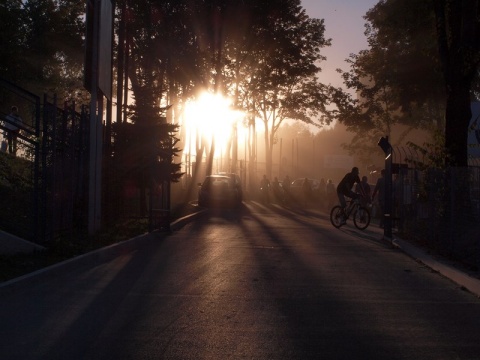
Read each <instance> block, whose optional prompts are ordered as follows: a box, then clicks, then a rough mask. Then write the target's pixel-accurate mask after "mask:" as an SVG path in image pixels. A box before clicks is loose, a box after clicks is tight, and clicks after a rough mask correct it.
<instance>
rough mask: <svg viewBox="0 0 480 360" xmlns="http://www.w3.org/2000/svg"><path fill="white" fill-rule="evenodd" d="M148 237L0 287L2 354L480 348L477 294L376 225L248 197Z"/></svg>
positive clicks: (246, 354)
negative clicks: (96, 260)
mask: <svg viewBox="0 0 480 360" xmlns="http://www.w3.org/2000/svg"><path fill="white" fill-rule="evenodd" d="M150 237H151V239H150V240H149V241H147V242H145V243H144V244H143V245H142V246H141V247H139V249H137V250H136V251H132V252H128V251H126V252H125V254H121V255H120V256H117V257H115V258H113V259H111V260H109V261H107V262H104V263H101V264H97V265H95V266H91V265H85V264H79V265H78V267H77V268H72V267H71V266H70V267H69V268H68V271H66V270H65V271H61V270H59V271H60V272H61V273H60V274H56V276H49V277H42V280H41V281H39V282H36V283H35V282H33V283H29V284H28V286H17V287H15V288H14V290H11V289H1V288H0V359H22V360H24V359H390V360H392V359H393V360H394V359H422V360H425V359H435V360H438V359H478V358H479V356H480V341H479V340H480V299H478V298H477V297H476V296H474V295H473V294H471V293H469V292H466V291H463V290H462V289H461V287H459V286H457V285H456V284H455V283H453V282H451V281H450V280H448V279H446V278H444V277H442V276H441V275H439V274H438V273H436V272H434V271H432V270H431V269H430V268H427V267H425V266H424V265H422V264H421V263H418V262H416V261H414V260H413V259H411V258H410V257H408V256H406V255H405V254H404V253H403V252H401V251H399V250H398V249H395V248H393V247H392V246H391V245H390V244H389V243H387V242H385V241H383V240H382V239H381V232H380V231H379V230H378V229H376V228H375V227H374V226H372V227H371V228H369V229H367V230H366V231H363V232H362V231H359V230H356V229H355V228H354V227H353V225H351V224H349V225H347V226H346V227H344V228H342V229H341V230H337V229H334V228H333V227H332V226H331V225H330V224H329V222H328V219H327V217H326V215H325V214H320V213H319V212H317V211H313V210H312V211H294V210H288V209H283V208H279V207H276V206H270V207H265V206H262V205H260V204H257V203H249V204H248V205H246V206H245V207H244V208H243V209H242V210H241V211H240V212H235V211H227V210H219V211H214V212H211V213H210V214H209V215H205V216H203V217H201V218H199V219H196V220H193V221H192V222H190V223H189V224H187V225H186V226H185V227H184V228H182V229H181V230H179V231H176V232H174V233H173V234H171V235H168V236H158V235H155V234H152V235H150ZM59 269H61V268H59Z"/></svg>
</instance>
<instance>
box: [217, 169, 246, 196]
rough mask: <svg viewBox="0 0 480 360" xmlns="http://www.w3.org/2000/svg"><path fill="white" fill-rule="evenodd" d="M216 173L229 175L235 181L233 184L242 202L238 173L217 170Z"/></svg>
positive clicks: (240, 182)
mask: <svg viewBox="0 0 480 360" xmlns="http://www.w3.org/2000/svg"><path fill="white" fill-rule="evenodd" d="M217 175H223V176H230V177H231V178H232V179H233V181H234V182H235V186H236V188H237V191H238V193H239V197H240V202H242V201H243V188H242V180H240V175H238V174H235V173H227V172H219V173H218V174H217Z"/></svg>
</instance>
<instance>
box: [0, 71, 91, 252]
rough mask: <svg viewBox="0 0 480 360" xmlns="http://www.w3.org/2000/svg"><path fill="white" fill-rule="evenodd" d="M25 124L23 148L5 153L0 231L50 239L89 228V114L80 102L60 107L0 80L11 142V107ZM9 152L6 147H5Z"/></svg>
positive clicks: (1, 126)
mask: <svg viewBox="0 0 480 360" xmlns="http://www.w3.org/2000/svg"><path fill="white" fill-rule="evenodd" d="M12 106H16V107H17V108H18V110H19V115H20V117H21V118H22V123H21V125H19V126H18V127H19V128H20V131H19V133H18V149H17V151H16V153H10V152H9V151H8V150H6V151H2V152H1V153H0V196H1V198H2V205H3V206H2V207H0V229H2V230H3V231H6V232H9V233H11V234H14V235H16V236H18V237H20V238H23V239H26V240H29V241H32V242H35V243H45V242H47V241H49V240H52V239H53V238H55V237H57V236H58V235H60V234H62V233H65V232H70V233H71V232H72V231H73V230H75V229H78V228H84V227H85V217H86V212H87V210H86V198H87V190H88V189H87V188H86V184H87V182H86V181H85V178H86V176H87V174H86V171H87V168H86V161H87V160H88V136H87V134H88V128H87V127H88V121H87V118H88V114H87V113H86V111H85V108H82V111H81V112H77V111H76V110H75V106H74V104H65V105H64V107H63V108H59V107H58V105H57V103H56V99H55V98H53V99H48V98H47V97H46V96H45V97H44V99H43V102H42V101H41V99H40V98H39V97H38V96H36V95H34V94H32V93H30V92H28V91H27V90H25V89H22V88H20V87H18V86H16V85H15V84H12V83H10V82H8V81H6V80H3V79H0V130H1V131H2V140H6V138H7V136H6V132H7V131H8V127H7V122H8V121H9V118H8V115H9V113H10V108H11V107H12ZM4 150H5V149H4Z"/></svg>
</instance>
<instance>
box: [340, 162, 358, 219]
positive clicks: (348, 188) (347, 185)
mask: <svg viewBox="0 0 480 360" xmlns="http://www.w3.org/2000/svg"><path fill="white" fill-rule="evenodd" d="M359 173H360V172H359V170H358V168H357V167H356V166H355V167H353V168H352V171H351V172H349V173H347V174H346V175H345V176H344V177H343V179H342V180H341V181H340V182H339V183H338V186H337V196H338V200H339V201H340V205H341V206H342V209H343V214H344V215H343V217H342V224H345V222H346V216H345V208H346V207H347V202H346V200H345V196H348V197H349V198H352V199H357V198H358V197H359V196H360V194H356V193H354V192H353V191H352V187H353V185H354V184H355V183H357V184H359V183H360V177H359V176H358V174H359Z"/></svg>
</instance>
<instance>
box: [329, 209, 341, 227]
mask: <svg viewBox="0 0 480 360" xmlns="http://www.w3.org/2000/svg"><path fill="white" fill-rule="evenodd" d="M342 217H343V209H342V207H341V206H339V205H337V206H334V207H333V208H332V211H330V222H331V223H332V225H333V226H335V227H336V228H337V229H338V228H339V227H340V226H342V225H343V224H344V222H342Z"/></svg>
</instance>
